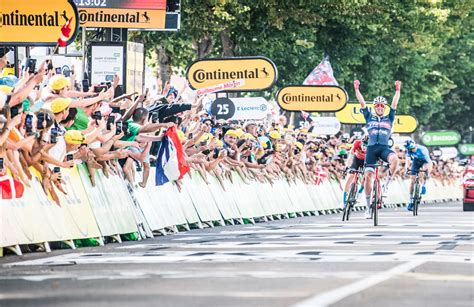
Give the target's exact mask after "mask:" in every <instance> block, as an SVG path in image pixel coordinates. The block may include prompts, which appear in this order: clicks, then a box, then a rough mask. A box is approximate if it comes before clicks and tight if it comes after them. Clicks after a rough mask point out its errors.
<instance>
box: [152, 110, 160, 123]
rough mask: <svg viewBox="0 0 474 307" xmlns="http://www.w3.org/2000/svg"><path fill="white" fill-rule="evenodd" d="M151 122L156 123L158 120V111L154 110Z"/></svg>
mask: <svg viewBox="0 0 474 307" xmlns="http://www.w3.org/2000/svg"><path fill="white" fill-rule="evenodd" d="M151 122H152V124H155V123H157V122H158V112H152V113H151Z"/></svg>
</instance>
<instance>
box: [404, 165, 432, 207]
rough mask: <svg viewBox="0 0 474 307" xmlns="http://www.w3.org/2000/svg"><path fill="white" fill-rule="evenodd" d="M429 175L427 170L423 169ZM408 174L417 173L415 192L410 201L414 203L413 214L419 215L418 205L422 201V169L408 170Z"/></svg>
mask: <svg viewBox="0 0 474 307" xmlns="http://www.w3.org/2000/svg"><path fill="white" fill-rule="evenodd" d="M422 172H424V173H425V176H427V173H428V172H427V171H422ZM407 175H415V176H416V177H415V184H414V185H413V193H412V195H411V196H410V202H411V203H412V204H413V216H417V215H418V206H419V205H420V203H421V184H420V171H418V172H412V171H407Z"/></svg>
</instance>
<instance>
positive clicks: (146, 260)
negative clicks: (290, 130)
mask: <svg viewBox="0 0 474 307" xmlns="http://www.w3.org/2000/svg"><path fill="white" fill-rule="evenodd" d="M380 223H381V225H380V226H379V227H377V228H374V227H373V226H372V224H371V221H368V220H365V219H363V216H362V213H361V212H357V213H355V215H354V216H353V219H352V220H351V221H349V222H346V223H343V222H341V214H337V215H328V216H319V217H304V218H297V219H289V220H283V221H274V222H268V223H258V224H256V225H243V226H229V227H217V228H213V229H204V230H193V231H190V232H184V233H179V234H176V235H170V236H166V237H163V236H161V237H157V238H154V239H149V240H145V241H138V242H126V243H123V244H108V245H107V246H106V247H97V248H82V249H78V250H76V251H71V250H68V251H65V250H61V251H53V252H52V253H51V254H44V253H33V254H27V255H26V256H22V257H17V256H7V257H4V258H0V306H2V307H3V306H95V307H98V306H114V307H117V306H226V307H228V306H271V307H277V306H405V307H407V306H417V307H419V306H473V304H474V262H473V259H474V249H473V234H474V229H473V228H474V213H473V212H462V205H461V204H460V203H444V204H433V205H424V206H423V207H421V208H420V211H419V216H418V217H413V216H412V215H411V213H409V212H407V211H406V209H405V208H395V209H383V210H382V211H381V212H380Z"/></svg>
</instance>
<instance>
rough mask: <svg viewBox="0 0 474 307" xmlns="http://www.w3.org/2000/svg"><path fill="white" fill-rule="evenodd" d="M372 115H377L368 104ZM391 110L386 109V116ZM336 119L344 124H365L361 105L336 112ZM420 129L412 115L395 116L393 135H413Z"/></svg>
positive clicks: (354, 105)
mask: <svg viewBox="0 0 474 307" xmlns="http://www.w3.org/2000/svg"><path fill="white" fill-rule="evenodd" d="M367 107H368V108H369V109H370V110H371V112H372V113H375V111H374V107H373V105H372V104H367ZM389 112H390V108H385V113H384V115H385V116H387V115H388V113H389ZM336 117H337V119H339V121H340V122H341V123H343V124H365V119H364V115H363V114H362V110H361V107H360V104H358V103H348V104H347V105H346V107H345V108H344V109H342V110H340V111H339V112H336ZM417 128H418V121H417V120H416V118H415V117H413V116H411V115H395V121H394V123H393V131H392V132H393V133H413V132H415V130H416V129H417Z"/></svg>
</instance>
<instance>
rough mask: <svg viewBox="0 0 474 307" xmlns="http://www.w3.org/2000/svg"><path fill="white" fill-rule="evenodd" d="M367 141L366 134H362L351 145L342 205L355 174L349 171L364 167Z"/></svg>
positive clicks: (345, 201)
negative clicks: (360, 138)
mask: <svg viewBox="0 0 474 307" xmlns="http://www.w3.org/2000/svg"><path fill="white" fill-rule="evenodd" d="M367 141H368V137H367V135H364V137H363V138H362V140H356V141H355V142H354V144H353V145H352V149H351V152H350V155H349V159H347V165H348V170H349V173H350V175H349V177H347V181H346V185H345V187H344V195H343V201H344V207H346V204H347V193H349V189H350V188H351V184H352V182H353V181H354V177H355V176H356V174H355V173H353V172H352V173H351V171H357V170H359V169H362V168H363V167H364V161H365V152H366V150H367ZM356 189H357V187H356ZM360 193H362V192H360Z"/></svg>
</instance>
